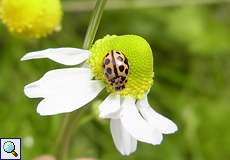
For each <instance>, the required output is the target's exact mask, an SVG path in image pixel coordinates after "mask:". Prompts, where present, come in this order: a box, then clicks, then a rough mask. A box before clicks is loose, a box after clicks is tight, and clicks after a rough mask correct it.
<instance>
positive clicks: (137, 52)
mask: <svg viewBox="0 0 230 160" xmlns="http://www.w3.org/2000/svg"><path fill="white" fill-rule="evenodd" d="M90 51H91V55H90V58H89V65H90V67H91V69H92V72H93V74H94V76H95V79H98V80H102V81H103V82H104V83H105V86H106V88H107V90H108V91H109V92H113V93H117V94H120V95H122V96H127V95H129V96H132V97H134V98H137V99H140V98H142V97H143V95H144V93H145V92H147V91H148V90H149V89H150V88H151V85H152V83H153V55H152V50H151V48H150V46H149V44H148V43H147V41H146V40H145V39H143V38H142V37H139V36H136V35H124V36H114V35H113V36H109V35H108V36H106V37H104V38H103V39H100V40H98V41H96V42H95V44H94V45H93V46H92V48H91V49H90ZM112 53H113V54H112ZM118 53H120V55H121V58H122V59H123V61H121V62H116V60H114V58H118V57H119V55H118ZM115 54H117V55H115ZM112 55H113V57H110V56H112ZM106 57H107V59H110V60H113V62H115V63H113V62H112V63H108V65H107V66H106V65H105V60H106ZM125 58H127V61H128V63H127V65H126V63H124V59H125ZM118 59H119V58H118ZM109 65H111V66H109ZM121 65H123V66H124V70H123V68H122V69H121V70H122V72H120V71H121V70H120V71H119V66H121ZM108 66H109V68H111V72H110V71H109V73H110V74H109V75H107V74H108V73H107V71H106V69H108ZM115 68H116V69H117V71H116V73H115V71H114V69H115ZM125 69H128V71H126V72H128V73H127V75H126V74H125ZM120 76H122V77H125V78H126V79H125V80H127V81H126V82H125V80H124V81H120V80H121V78H120ZM114 77H115V80H116V82H118V83H117V84H116V82H114V84H111V80H112V79H113V78H114ZM118 80H119V81H118ZM122 86H124V87H122ZM116 87H119V88H116Z"/></svg>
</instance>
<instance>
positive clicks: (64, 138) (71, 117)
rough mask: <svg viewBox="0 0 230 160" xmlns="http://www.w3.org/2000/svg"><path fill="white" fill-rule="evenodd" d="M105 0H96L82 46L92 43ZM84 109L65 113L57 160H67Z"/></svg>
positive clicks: (87, 46)
mask: <svg viewBox="0 0 230 160" xmlns="http://www.w3.org/2000/svg"><path fill="white" fill-rule="evenodd" d="M106 1H107V0H97V2H96V6H95V9H94V11H93V15H92V17H91V20H90V23H89V26H88V29H87V33H86V36H85V40H84V44H83V48H84V49H89V48H90V46H91V45H92V43H93V41H94V38H95V35H96V33H97V30H98V26H99V24H100V21H101V17H102V13H103V10H104V7H105V4H106ZM83 111H84V109H81V110H78V111H75V112H72V113H67V114H66V115H65V117H64V120H63V124H62V128H61V129H60V133H59V136H58V140H57V150H56V155H55V156H56V159H57V160H68V159H69V158H68V155H69V146H70V142H71V139H72V135H73V133H74V131H76V128H77V127H76V124H75V123H76V122H77V120H79V119H80V116H81V114H82V113H83Z"/></svg>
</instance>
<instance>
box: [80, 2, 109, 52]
mask: <svg viewBox="0 0 230 160" xmlns="http://www.w3.org/2000/svg"><path fill="white" fill-rule="evenodd" d="M106 1H107V0H97V2H96V6H95V9H94V11H93V15H92V17H91V20H90V23H89V27H88V29H87V33H86V36H85V40H84V44H83V48H84V49H89V48H90V47H91V45H92V43H93V40H94V38H95V35H96V33H97V30H98V27H99V24H100V21H101V17H102V14H103V10H104V8H105V4H106Z"/></svg>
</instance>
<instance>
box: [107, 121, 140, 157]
mask: <svg viewBox="0 0 230 160" xmlns="http://www.w3.org/2000/svg"><path fill="white" fill-rule="evenodd" d="M110 129H111V133H112V137H113V141H114V144H115V146H116V148H117V149H118V151H119V152H120V153H121V154H122V155H130V154H131V153H133V152H134V151H135V150H136V148H137V140H136V139H134V138H133V137H132V136H131V135H130V134H129V133H128V132H127V131H126V130H125V128H124V127H123V126H122V124H121V121H120V119H111V121H110Z"/></svg>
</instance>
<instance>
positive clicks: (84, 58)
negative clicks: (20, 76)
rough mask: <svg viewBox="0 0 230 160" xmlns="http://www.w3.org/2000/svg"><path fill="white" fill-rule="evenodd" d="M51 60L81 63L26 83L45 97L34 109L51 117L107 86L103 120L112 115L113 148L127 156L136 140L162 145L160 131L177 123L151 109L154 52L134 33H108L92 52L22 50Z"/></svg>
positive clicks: (32, 91)
mask: <svg viewBox="0 0 230 160" xmlns="http://www.w3.org/2000/svg"><path fill="white" fill-rule="evenodd" d="M38 58H49V59H51V60H53V61H55V62H58V63H61V64H65V65H78V64H81V63H83V62H86V63H85V64H87V65H82V66H85V67H74V68H65V69H57V70H52V71H49V72H48V73H46V74H45V75H44V76H43V77H42V78H41V79H40V80H38V81H36V82H33V83H31V84H29V85H27V86H25V89H24V91H25V94H26V95H27V96H28V97H30V98H43V100H42V101H41V102H40V103H39V104H38V107H37V112H38V113H39V114H41V115H53V114H59V113H65V112H71V111H74V110H76V109H78V108H80V107H83V106H85V105H86V104H87V103H89V102H90V101H92V100H93V99H95V98H96V97H97V95H98V94H99V93H100V92H101V91H102V90H103V89H104V88H105V89H106V90H107V92H108V93H109V95H108V96H107V98H105V100H104V101H103V102H102V103H101V104H100V106H99V113H100V115H99V116H100V117H101V118H108V119H110V129H111V133H112V137H113V140H114V143H115V146H116V148H117V149H118V150H119V151H120V153H121V154H123V155H129V154H131V153H132V152H134V151H135V150H136V148H137V141H141V142H146V143H150V144H153V145H157V144H160V143H161V141H162V138H163V137H162V134H170V133H174V132H175V131H176V130H177V126H176V125H175V124H174V123H173V122H172V121H171V120H169V119H167V118H166V117H164V116H162V115H160V114H159V113H157V112H155V111H154V110H153V109H152V107H151V106H150V105H149V103H148V100H147V94H148V92H149V90H150V88H151V86H152V84H153V56H152V51H151V48H150V46H149V44H148V43H147V42H146V40H144V39H143V38H141V37H139V36H136V35H124V36H115V35H113V36H109V35H108V36H106V37H104V38H103V39H100V40H98V41H96V42H95V44H94V45H93V46H92V47H91V49H90V50H83V49H77V48H57V49H46V50H43V51H37V52H31V53H28V54H26V55H25V56H24V57H23V58H22V60H29V59H38Z"/></svg>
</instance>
